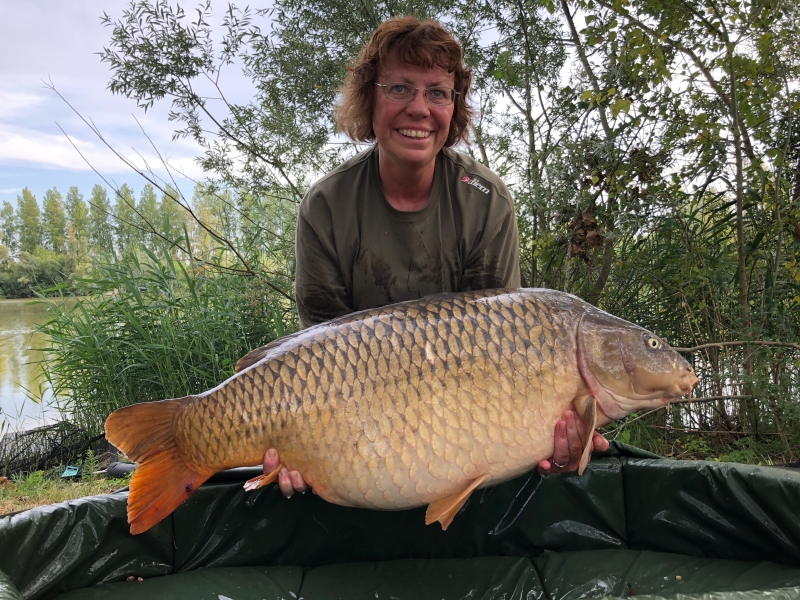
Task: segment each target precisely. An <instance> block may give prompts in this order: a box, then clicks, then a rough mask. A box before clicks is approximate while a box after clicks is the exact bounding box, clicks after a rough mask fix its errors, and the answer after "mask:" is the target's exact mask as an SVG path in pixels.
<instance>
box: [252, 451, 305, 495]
mask: <svg viewBox="0 0 800 600" xmlns="http://www.w3.org/2000/svg"><path fill="white" fill-rule="evenodd" d="M261 462H262V465H263V467H264V474H265V475H268V474H269V473H272V472H273V471H274V470H275V469H277V468H278V466H279V465H280V464H281V460H280V456H279V455H278V451H277V450H276V449H275V448H270V449H269V450H267V451H266V452H265V453H264V457H263V459H262V461H261ZM278 487H279V488H280V490H281V493H282V494H283V495H284V496H286V497H287V498H291V497H292V496H293V495H294V493H295V492H300V493H301V494H305V493H306V492H307V491H308V490H309V489H310V488H309V487H308V484H307V483H306V481H305V479H303V476H302V475H301V474H300V473H299V472H298V471H296V470H294V469H292V470H291V471H290V470H289V469H286V468H283V469H281V471H280V473H278Z"/></svg>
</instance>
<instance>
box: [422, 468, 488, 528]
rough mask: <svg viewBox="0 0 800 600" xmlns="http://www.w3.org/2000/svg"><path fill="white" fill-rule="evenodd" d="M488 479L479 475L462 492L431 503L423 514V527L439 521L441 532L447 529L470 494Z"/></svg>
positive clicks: (486, 476)
mask: <svg viewBox="0 0 800 600" xmlns="http://www.w3.org/2000/svg"><path fill="white" fill-rule="evenodd" d="M488 478H489V476H488V475H481V476H480V477H478V478H477V479H473V480H472V481H471V482H470V484H469V485H468V486H467V487H466V488H464V489H463V490H462V491H460V492H458V493H456V494H453V495H451V496H447V497H446V498H442V499H441V500H437V501H436V502H431V503H430V504H429V505H428V511H427V512H426V513H425V525H430V524H431V523H433V522H434V521H439V523H441V524H442V530H443V531H444V530H445V529H447V528H448V527H449V526H450V523H452V522H453V519H454V518H455V516H456V515H457V514H458V511H459V510H461V507H462V506H464V503H465V502H466V501H467V499H468V498H469V496H470V494H472V492H474V491H475V489H476V488H477V487H478V486H479V485H480V484H482V483H483V482H484V481H486V480H487V479H488Z"/></svg>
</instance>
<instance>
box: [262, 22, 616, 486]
mask: <svg viewBox="0 0 800 600" xmlns="http://www.w3.org/2000/svg"><path fill="white" fill-rule="evenodd" d="M471 79H472V77H471V73H470V71H469V69H467V68H466V67H465V66H464V64H463V50H462V48H461V46H460V45H459V43H458V42H457V41H456V40H455V39H454V38H453V36H452V35H450V33H449V32H447V31H446V30H445V29H444V28H443V27H442V26H441V25H439V24H438V23H436V22H434V21H425V22H420V21H418V20H417V19H416V18H414V17H401V18H395V19H390V20H389V21H386V22H385V23H383V24H382V25H381V26H379V27H378V29H376V30H375V32H374V33H373V36H372V39H371V40H370V41H369V42H368V43H367V45H366V46H365V47H364V48H363V49H362V51H361V52H360V54H359V56H358V57H357V59H356V60H355V62H354V64H353V65H351V67H350V75H349V77H348V79H347V81H346V82H345V85H344V86H343V88H342V89H341V102H340V104H339V106H338V111H337V112H338V115H337V116H338V123H339V127H340V129H341V130H342V131H343V132H344V133H346V134H347V135H348V136H349V137H350V138H351V139H353V140H355V141H359V142H368V141H369V142H374V145H373V146H372V147H371V148H370V149H369V150H366V151H365V152H362V153H360V154H358V155H357V156H355V157H353V158H351V159H350V160H348V161H346V162H345V163H343V164H342V165H340V166H339V167H337V168H336V169H334V170H333V171H332V172H331V173H329V174H327V175H325V176H324V177H322V178H321V179H320V180H319V181H317V182H316V183H315V184H314V185H313V186H312V187H311V189H310V190H309V192H308V194H307V195H306V197H305V198H304V199H303V202H302V204H301V206H300V212H299V215H298V220H297V246H296V257H297V261H296V262H297V270H296V299H297V308H298V312H299V315H300V322H301V324H302V326H303V327H308V326H310V325H315V324H317V323H322V322H324V321H328V320H330V319H333V318H336V317H339V316H342V315H345V314H347V313H350V312H353V311H357V310H364V309H368V308H376V307H379V306H384V305H386V304H392V303H395V302H401V301H403V300H410V299H415V298H420V297H422V296H425V295H427V294H431V293H436V292H457V291H467V290H475V289H487V288H499V287H505V288H517V287H520V271H519V239H518V234H517V223H516V218H515V216H514V204H513V201H512V199H511V195H510V194H509V192H508V190H507V188H506V186H505V185H504V184H503V182H502V181H501V180H500V179H499V178H498V177H497V176H496V175H495V174H494V173H492V172H491V171H490V170H489V169H487V168H486V167H485V166H483V165H481V164H480V163H478V162H477V161H475V160H473V159H471V158H470V157H468V156H466V155H463V154H459V153H457V152H454V151H453V150H451V149H450V148H451V147H452V146H454V145H455V144H457V143H459V142H467V139H468V133H469V124H470V117H471V110H470V107H469V104H468V93H469V87H470V83H471ZM584 435H585V432H584V430H583V426H582V423H581V421H580V419H578V418H577V417H576V416H575V414H574V413H573V412H572V411H567V412H565V413H564V416H563V418H562V420H561V421H559V423H558V424H557V425H556V438H555V440H556V444H555V451H554V456H553V458H552V459H551V460H549V461H548V460H545V461H542V462H541V463H540V464H539V470H540V472H541V473H542V474H547V473H550V472H562V471H572V470H575V469H576V468H577V465H578V460H579V459H580V454H581V451H582V448H583V444H582V443H581V437H583V436H584ZM594 445H595V448H596V449H598V450H604V449H606V448H607V447H608V442H607V441H606V440H605V439H604V438H603V437H602V436H599V435H597V436H596V437H595V439H594ZM263 462H264V472H265V473H269V472H272V471H273V470H274V469H276V468H277V467H278V465H279V464H280V461H279V457H278V454H277V452H276V451H275V449H270V450H268V451H267V453H266V454H265V455H264V461H263ZM278 483H279V486H280V489H281V490H282V491H283V493H284V494H285V495H286V496H287V497H290V496H291V495H292V494H293V493H294V492H295V491H300V492H304V491H306V490H307V489H308V486H307V485H306V484H305V482H304V481H303V479H302V477H301V475H300V474H299V473H297V471H288V470H286V469H283V470H282V471H281V473H280V475H279V477H278Z"/></svg>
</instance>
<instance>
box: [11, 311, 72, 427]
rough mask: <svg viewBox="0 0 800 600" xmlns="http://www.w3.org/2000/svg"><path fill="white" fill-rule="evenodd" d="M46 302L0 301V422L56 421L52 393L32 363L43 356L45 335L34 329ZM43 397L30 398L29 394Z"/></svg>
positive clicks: (32, 423) (17, 424)
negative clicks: (36, 399) (39, 399)
mask: <svg viewBox="0 0 800 600" xmlns="http://www.w3.org/2000/svg"><path fill="white" fill-rule="evenodd" d="M47 317H48V313H47V305H46V304H43V303H40V302H37V301H35V300H31V299H29V298H26V299H21V300H0V411H2V412H0V424H2V423H3V422H4V421H5V422H6V423H7V426H8V427H11V428H12V429H30V428H31V427H36V426H37V425H42V424H45V423H47V422H50V421H53V420H56V419H57V418H58V413H57V412H56V411H54V410H53V409H52V408H50V409H49V408H48V405H49V404H50V403H51V402H52V400H53V394H52V392H51V390H50V388H49V386H48V385H47V383H46V382H45V381H44V378H43V377H42V374H41V372H40V370H39V367H38V366H37V365H36V364H34V363H36V362H37V361H39V360H40V359H41V357H42V353H41V351H39V350H36V348H41V347H42V346H43V345H44V344H45V342H46V337H45V336H43V335H41V334H37V333H36V332H35V329H36V326H37V325H38V324H40V323H44V322H45V321H46V320H47ZM29 395H34V396H35V397H39V398H41V399H42V402H41V403H36V402H33V401H31V400H30V399H29V398H28V396H29Z"/></svg>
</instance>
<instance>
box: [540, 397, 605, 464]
mask: <svg viewBox="0 0 800 600" xmlns="http://www.w3.org/2000/svg"><path fill="white" fill-rule="evenodd" d="M585 440H586V427H585V425H584V424H583V421H581V419H580V417H579V416H578V414H577V413H576V412H575V411H574V410H565V411H564V413H563V414H562V415H561V418H560V419H559V420H558V422H557V423H556V428H555V435H554V436H553V456H552V457H550V458H549V459H547V460H542V461H540V462H539V465H538V470H539V473H540V474H542V475H549V474H550V473H569V472H571V471H576V470H577V469H578V465H579V464H580V460H581V456H582V455H583V448H584V445H585V443H586V442H585ZM592 446H593V447H594V449H595V450H597V451H599V452H605V451H606V450H608V440H607V439H606V438H604V437H603V436H602V435H600V434H599V433H597V432H596V431H595V432H594V433H593V435H592Z"/></svg>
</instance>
